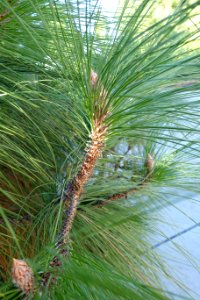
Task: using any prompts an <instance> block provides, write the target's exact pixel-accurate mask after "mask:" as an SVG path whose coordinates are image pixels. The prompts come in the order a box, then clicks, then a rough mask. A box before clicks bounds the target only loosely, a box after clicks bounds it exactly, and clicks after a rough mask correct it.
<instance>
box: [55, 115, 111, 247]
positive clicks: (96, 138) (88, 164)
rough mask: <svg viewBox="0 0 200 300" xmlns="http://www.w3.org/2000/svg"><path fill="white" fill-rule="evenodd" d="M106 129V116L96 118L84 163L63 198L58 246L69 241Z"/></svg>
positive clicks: (99, 153)
mask: <svg viewBox="0 0 200 300" xmlns="http://www.w3.org/2000/svg"><path fill="white" fill-rule="evenodd" d="M106 129H107V127H106V125H105V123H104V117H99V118H98V119H95V120H94V126H93V130H92V132H91V136H90V145H89V147H88V148H87V150H86V155H85V157H84V160H83V163H82V165H81V167H80V170H79V171H78V173H77V175H76V176H75V177H74V178H73V180H72V181H71V182H70V184H69V185H68V187H67V191H66V193H65V198H64V199H63V200H64V202H65V206H66V208H65V212H64V215H65V217H64V224H63V228H62V231H61V233H60V236H59V241H58V243H57V247H60V246H61V245H64V244H66V243H67V242H68V237H69V233H70V230H71V227H72V224H73V221H74V218H75V216H76V211H77V206H78V203H79V199H80V196H81V193H82V192H83V189H84V186H85V184H86V183H87V182H88V180H89V178H90V177H91V175H92V173H93V170H94V167H95V165H96V162H97V160H98V158H99V157H100V155H101V151H102V148H103V141H104V138H105V135H106Z"/></svg>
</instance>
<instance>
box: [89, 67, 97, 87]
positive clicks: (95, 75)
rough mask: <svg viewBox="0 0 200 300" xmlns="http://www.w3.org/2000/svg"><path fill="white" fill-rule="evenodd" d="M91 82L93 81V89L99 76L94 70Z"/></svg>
mask: <svg viewBox="0 0 200 300" xmlns="http://www.w3.org/2000/svg"><path fill="white" fill-rule="evenodd" d="M90 80H91V83H92V87H94V86H95V84H96V83H97V80H98V75H97V73H96V72H94V71H93V70H91V74H90Z"/></svg>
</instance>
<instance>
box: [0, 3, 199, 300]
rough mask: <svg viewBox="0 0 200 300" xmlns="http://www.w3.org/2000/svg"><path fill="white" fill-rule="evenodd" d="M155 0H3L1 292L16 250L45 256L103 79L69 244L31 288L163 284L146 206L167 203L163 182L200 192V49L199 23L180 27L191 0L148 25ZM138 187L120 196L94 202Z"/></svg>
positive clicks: (116, 289)
mask: <svg viewBox="0 0 200 300" xmlns="http://www.w3.org/2000/svg"><path fill="white" fill-rule="evenodd" d="M130 2H131V1H130ZM154 2H155V1H149V0H143V1H139V5H133V6H132V8H131V9H130V7H129V5H130V3H129V1H125V4H124V6H123V8H121V9H120V10H119V12H118V14H116V16H115V17H114V18H113V19H108V18H107V17H106V16H104V15H102V13H101V9H100V6H99V3H98V2H96V1H50V0H49V1H45V0H29V1H27V0H16V1H7V0H3V1H2V6H1V7H0V15H2V17H1V18H0V36H1V40H0V66H1V74H0V120H1V121H0V140H1V143H0V166H1V168H0V205H1V208H0V216H1V219H0V235H1V236H0V246H1V247H0V257H1V263H0V276H1V278H2V288H1V289H0V297H3V298H5V299H19V298H20V297H21V295H20V293H19V291H18V290H16V289H14V288H13V286H12V283H11V281H10V265H11V258H12V257H16V258H24V259H27V258H29V259H30V264H31V265H32V267H33V269H34V270H35V274H37V273H38V272H39V271H46V270H48V268H49V261H50V260H51V259H52V257H54V255H55V253H54V251H55V250H54V243H55V241H56V236H57V233H58V230H59V229H60V227H61V224H62V218H63V216H62V203H60V202H59V201H58V200H59V199H60V198H61V196H62V194H63V191H64V188H65V186H66V184H67V183H68V182H69V181H70V179H71V178H73V176H74V175H75V174H76V172H77V170H78V168H79V166H80V165H81V162H82V159H83V157H84V154H85V150H84V149H85V148H86V147H87V145H88V141H89V136H90V132H91V128H92V126H93V115H95V114H97V113H98V111H99V110H100V108H99V106H98V101H97V100H98V99H99V98H100V97H101V91H102V86H103V87H104V89H105V91H106V97H105V100H104V101H105V105H104V108H103V109H104V110H105V112H106V111H109V115H108V118H107V119H106V124H107V126H108V136H107V138H106V141H105V147H104V152H103V155H102V157H101V158H100V160H99V161H98V164H97V166H96V169H95V172H94V174H93V176H92V178H91V180H90V181H89V182H88V184H87V186H86V189H85V190H84V193H83V195H82V198H81V200H80V205H79V210H78V214H77V218H76V220H75V223H74V227H73V230H72V234H71V250H70V253H71V254H70V257H69V259H68V260H67V261H64V265H63V267H62V268H61V269H60V270H56V271H55V272H56V277H57V278H58V279H57V280H58V281H57V284H56V285H55V286H53V287H51V286H48V287H47V288H46V289H44V290H43V291H42V292H40V293H38V295H36V296H35V299H38V298H42V299H66V297H67V298H69V299H116V297H117V299H166V297H172V295H169V294H168V293H164V292H162V291H161V289H160V284H159V278H158V276H157V272H156V269H161V270H163V272H167V271H166V270H164V267H163V266H162V263H161V262H160V261H159V258H158V257H157V255H156V253H154V251H153V250H152V249H151V245H150V244H149V242H148V235H149V234H151V233H152V232H153V231H154V221H153V219H152V214H151V213H152V211H155V210H157V209H159V208H160V207H162V206H164V205H166V204H167V203H168V201H167V194H166V195H165V191H164V190H163V189H162V188H163V187H164V188H169V189H170V188H174V187H176V188H181V189H186V190H191V191H195V192H199V170H198V163H199V160H198V159H199V142H198V134H199V128H200V126H199V125H200V124H199V111H198V110H199V100H200V97H199V52H198V51H197V50H196V49H195V48H193V47H192V46H190V45H193V44H192V43H193V40H194V39H195V40H196V39H197V38H198V29H197V28H198V26H197V27H196V26H194V27H192V28H191V30H190V31H189V32H188V31H185V30H184V24H185V22H187V21H188V19H192V18H193V15H194V14H195V13H196V8H197V7H198V5H199V4H200V2H199V1H196V2H192V3H188V4H187V3H183V4H182V5H180V6H178V7H175V9H174V11H173V10H172V11H171V13H170V15H169V16H167V17H165V18H164V19H160V20H157V21H156V22H155V23H153V24H152V25H149V23H148V22H147V20H148V18H150V17H151V16H152V12H153V11H154V9H155V5H156V3H154ZM147 24H148V27H147ZM91 69H94V70H95V72H97V74H98V76H99V79H98V84H97V88H96V89H95V90H93V89H92V87H91V83H90V73H91ZM148 154H151V155H152V156H153V159H154V163H155V165H154V168H153V172H152V174H150V176H147V174H146V167H145V162H146V158H147V156H148ZM191 160H193V162H197V163H196V165H194V164H191ZM144 178H145V180H146V181H145V184H144V186H142V187H140V188H138V184H140V183H141V182H143V180H144ZM134 188H136V189H137V191H136V192H134V193H130V194H129V195H128V199H119V200H118V201H115V202H113V203H108V204H107V205H105V207H102V208H99V207H97V205H96V203H100V202H101V201H104V200H106V199H108V198H109V197H110V196H112V195H113V194H116V193H121V192H124V191H127V190H129V189H134ZM53 272H54V271H53ZM3 282H4V283H3ZM38 282H39V275H38ZM41 293H42V296H41Z"/></svg>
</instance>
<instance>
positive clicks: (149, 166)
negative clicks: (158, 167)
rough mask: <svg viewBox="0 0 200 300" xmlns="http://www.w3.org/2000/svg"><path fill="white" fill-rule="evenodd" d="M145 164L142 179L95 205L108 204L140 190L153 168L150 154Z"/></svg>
mask: <svg viewBox="0 0 200 300" xmlns="http://www.w3.org/2000/svg"><path fill="white" fill-rule="evenodd" d="M145 165H146V171H147V172H146V176H145V177H144V179H143V180H142V181H141V182H140V183H139V184H138V185H137V186H136V187H134V188H132V189H128V190H125V191H123V192H121V193H116V194H113V195H112V196H109V197H108V198H107V199H106V200H103V201H101V203H99V202H98V203H97V204H96V206H97V207H103V206H105V205H107V204H109V203H110V202H112V201H116V200H119V199H123V198H127V197H128V195H129V194H133V193H135V192H137V191H138V190H140V189H141V188H143V187H144V186H145V185H146V184H147V183H148V181H149V179H150V177H151V175H152V172H153V168H154V160H153V157H152V156H151V154H148V155H147V159H146V163H145Z"/></svg>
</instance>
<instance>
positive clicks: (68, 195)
mask: <svg viewBox="0 0 200 300" xmlns="http://www.w3.org/2000/svg"><path fill="white" fill-rule="evenodd" d="M97 80H98V75H97V74H96V73H95V72H94V71H92V72H91V85H92V89H93V91H94V89H95V86H96V83H97ZM105 96H106V92H105V90H104V89H103V87H101V91H100V95H99V100H98V102H97V103H98V108H99V110H98V113H97V117H94V120H93V129H92V132H91V135H90V141H89V143H88V144H89V146H88V147H87V148H86V154H85V157H84V159H83V163H82V165H81V167H80V169H79V171H78V173H77V174H76V176H75V177H74V178H73V179H72V180H71V182H70V183H69V184H68V185H67V188H66V191H65V193H64V197H62V199H61V201H63V202H64V221H63V227H62V230H61V232H60V234H59V237H58V242H57V243H56V249H59V254H60V255H62V256H66V255H67V254H68V251H67V249H66V246H67V245H68V243H69V235H70V231H71V228H72V225H73V222H74V219H75V217H76V213H77V209H78V204H79V200H80V197H81V194H82V192H83V190H84V187H85V185H86V183H87V182H88V180H89V179H90V177H91V176H92V174H93V170H94V167H95V165H96V162H97V160H98V159H99V157H100V156H101V153H102V149H103V145H104V140H105V137H106V131H107V126H106V125H105V119H106V117H107V115H108V113H105V114H103V106H104V104H105V102H104V97H105ZM61 265H62V263H61V261H60V259H59V257H58V256H55V257H54V258H53V260H52V261H51V262H50V266H51V267H53V268H55V267H60V266H61ZM50 276H51V273H50V272H46V273H43V274H42V285H43V286H46V285H47V283H48V282H49V280H50ZM55 280H56V279H55V278H52V279H51V283H54V282H55Z"/></svg>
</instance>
